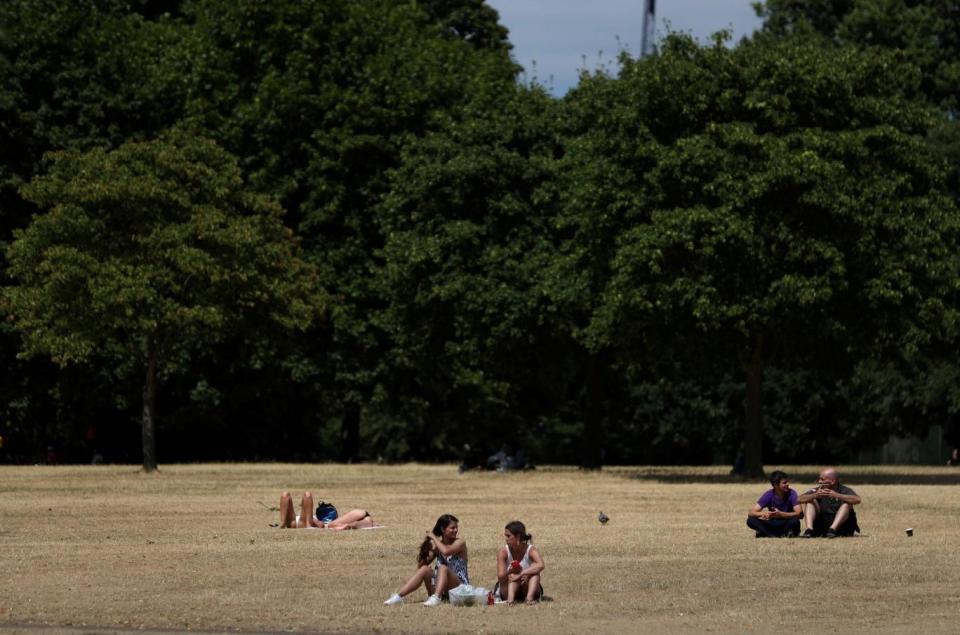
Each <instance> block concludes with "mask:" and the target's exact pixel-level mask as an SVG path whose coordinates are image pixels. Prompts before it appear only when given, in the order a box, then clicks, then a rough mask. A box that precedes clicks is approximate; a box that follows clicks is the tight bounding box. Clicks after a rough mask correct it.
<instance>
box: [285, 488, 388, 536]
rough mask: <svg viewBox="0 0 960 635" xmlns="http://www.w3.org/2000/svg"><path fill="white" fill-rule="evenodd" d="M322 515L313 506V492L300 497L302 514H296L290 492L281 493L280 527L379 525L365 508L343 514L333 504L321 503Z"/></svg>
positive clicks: (343, 527)
mask: <svg viewBox="0 0 960 635" xmlns="http://www.w3.org/2000/svg"><path fill="white" fill-rule="evenodd" d="M320 509H321V515H320V517H318V516H317V514H316V508H314V506H313V494H311V493H310V492H304V493H303V497H302V498H301V499H300V514H299V515H297V514H294V510H293V499H292V498H291V497H290V494H289V492H284V493H283V494H281V495H280V524H279V525H278V526H279V527H280V529H304V528H307V527H312V528H314V529H337V530H339V529H370V528H372V527H379V526H380V525H379V524H377V522H376V521H375V520H373V516H371V515H370V512H368V511H366V510H363V509H352V510H350V511H348V512H347V513H345V514H343V515H342V516H341V515H339V514H338V513H337V510H336V508H335V507H334V506H333V505H327V506H324V505H322V504H321V508H320Z"/></svg>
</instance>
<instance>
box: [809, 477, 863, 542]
mask: <svg viewBox="0 0 960 635" xmlns="http://www.w3.org/2000/svg"><path fill="white" fill-rule="evenodd" d="M799 500H800V504H801V505H802V506H803V520H804V522H805V523H806V525H807V529H806V531H804V532H803V537H804V538H814V537H816V536H823V537H824V538H836V537H837V536H852V535H853V534H855V533H859V532H860V527H859V525H857V513H856V512H855V511H853V506H854V505H859V504H860V497H859V496H857V493H856V492H855V491H853V490H852V489H850V488H849V487H847V486H846V485H841V484H840V475H839V474H837V470H836V468H832V467H828V468H824V469H823V470H821V472H820V478H819V479H818V480H817V486H816V487H814V488H812V489H809V490H807V491H806V492H804V493H803V494H801V495H800V499H799Z"/></svg>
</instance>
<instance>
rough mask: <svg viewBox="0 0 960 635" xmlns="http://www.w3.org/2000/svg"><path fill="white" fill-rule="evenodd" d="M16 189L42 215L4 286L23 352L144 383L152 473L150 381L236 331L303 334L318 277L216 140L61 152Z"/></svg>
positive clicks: (20, 237) (11, 252) (19, 237)
mask: <svg viewBox="0 0 960 635" xmlns="http://www.w3.org/2000/svg"><path fill="white" fill-rule="evenodd" d="M51 161H52V165H51V168H50V170H49V172H48V173H47V174H45V175H42V176H39V177H37V178H35V179H34V180H33V181H32V182H31V183H30V184H29V185H28V186H26V187H25V188H24V195H25V196H26V198H27V199H28V200H30V201H31V202H33V203H35V204H36V205H37V206H38V207H39V208H40V209H41V210H43V213H40V214H37V215H36V216H34V218H33V220H32V222H31V223H30V225H29V226H28V227H26V228H25V229H22V230H17V231H16V232H15V240H14V241H13V243H12V244H11V245H10V247H9V249H8V250H7V257H8V259H9V262H10V268H9V274H10V275H11V277H12V278H13V279H14V280H15V281H16V283H17V284H15V285H14V286H11V287H8V288H7V289H5V294H4V296H5V301H6V304H7V310H8V313H9V315H10V317H11V319H12V321H13V324H14V327H15V328H16V329H17V330H18V331H19V332H20V333H21V334H22V336H23V342H24V348H23V354H25V355H33V354H45V355H50V356H51V357H52V358H53V359H54V361H56V362H57V363H60V364H69V363H73V362H81V361H86V360H89V359H91V358H94V357H96V358H100V359H103V360H105V361H106V362H107V363H110V364H116V367H115V368H116V372H117V374H119V375H123V374H125V373H127V372H139V373H140V374H141V375H142V376H143V377H144V380H143V394H144V404H143V406H144V407H143V461H144V467H145V468H146V469H148V470H152V469H155V468H156V453H155V447H154V444H155V441H154V403H153V402H154V399H155V394H156V382H157V380H158V377H162V376H164V375H166V374H169V373H171V372H175V371H176V370H177V369H178V367H180V366H181V365H182V363H183V361H182V360H183V358H184V357H186V356H189V355H190V353H191V352H192V351H193V350H194V349H196V348H197V347H200V346H202V345H208V344H209V343H210V342H212V341H216V340H217V339H221V338H223V337H225V336H227V335H228V334H229V333H231V332H234V331H236V330H237V329H239V328H241V325H242V323H243V322H244V321H251V322H253V323H255V324H257V325H258V326H259V327H261V328H262V327H268V328H269V327H270V325H273V328H282V329H303V328H306V327H307V326H308V325H309V324H310V323H311V321H312V320H313V319H314V317H315V316H316V313H317V309H318V299H319V297H318V295H317V293H318V291H317V289H316V284H315V278H316V274H315V273H314V272H313V271H312V269H311V268H310V267H309V266H308V265H306V263H304V262H303V261H302V260H301V259H300V258H299V255H298V251H299V250H298V247H297V244H296V242H295V240H294V239H293V236H292V233H291V232H290V230H289V229H287V228H285V227H284V226H283V225H282V223H281V221H280V216H281V212H280V210H279V209H278V208H277V207H276V206H275V205H273V204H271V203H270V202H269V201H268V200H267V199H265V198H264V197H262V196H258V195H255V194H253V193H250V192H248V191H246V190H245V189H244V187H243V185H242V178H241V175H240V171H239V168H238V166H237V164H236V160H235V159H234V158H233V157H231V156H230V155H229V154H227V153H226V152H224V151H223V150H221V149H220V148H218V147H217V146H216V145H214V144H213V143H211V142H208V141H203V140H200V139H196V138H193V137H191V138H186V139H184V138H178V137H173V138H170V139H165V140H160V141H154V142H128V143H125V144H123V145H121V146H120V147H119V148H117V149H116V150H113V151H105V150H100V149H95V150H91V151H89V152H87V153H77V152H61V153H58V154H54V155H52V156H51Z"/></svg>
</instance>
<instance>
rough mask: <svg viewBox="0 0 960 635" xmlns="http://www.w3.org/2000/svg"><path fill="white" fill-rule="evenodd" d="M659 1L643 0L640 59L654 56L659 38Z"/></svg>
mask: <svg viewBox="0 0 960 635" xmlns="http://www.w3.org/2000/svg"><path fill="white" fill-rule="evenodd" d="M656 3H657V0H643V43H642V44H641V46H640V57H646V56H648V55H653V53H654V50H655V48H656V47H655V44H654V41H655V40H656V38H657V6H656Z"/></svg>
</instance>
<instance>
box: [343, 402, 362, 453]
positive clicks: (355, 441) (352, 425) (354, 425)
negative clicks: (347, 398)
mask: <svg viewBox="0 0 960 635" xmlns="http://www.w3.org/2000/svg"><path fill="white" fill-rule="evenodd" d="M340 426H341V427H340V460H341V461H343V462H344V463H353V462H354V461H356V460H357V456H358V455H359V454H360V406H359V405H357V404H347V406H346V407H345V408H344V411H343V419H341V422H340Z"/></svg>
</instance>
